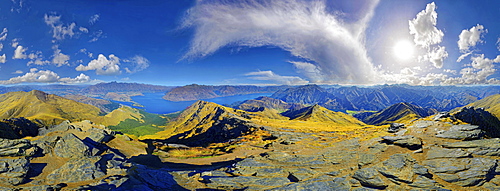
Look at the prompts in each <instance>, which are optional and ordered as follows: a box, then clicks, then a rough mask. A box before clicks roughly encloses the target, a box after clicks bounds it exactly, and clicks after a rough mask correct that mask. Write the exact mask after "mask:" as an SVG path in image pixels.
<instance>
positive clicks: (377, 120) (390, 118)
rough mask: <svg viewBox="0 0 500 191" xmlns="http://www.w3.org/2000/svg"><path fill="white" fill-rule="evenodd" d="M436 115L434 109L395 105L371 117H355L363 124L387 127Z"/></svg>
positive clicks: (406, 104)
mask: <svg viewBox="0 0 500 191" xmlns="http://www.w3.org/2000/svg"><path fill="white" fill-rule="evenodd" d="M435 113H436V110H434V109H428V108H422V107H420V106H417V105H413V104H409V103H398V104H394V105H392V106H390V107H388V108H386V109H383V110H382V111H379V112H376V113H373V114H371V115H369V116H364V115H363V114H361V115H354V116H355V117H356V116H358V117H360V118H361V120H362V121H363V122H365V123H366V124H370V125H385V124H389V123H400V122H407V121H409V120H412V119H416V118H422V117H427V116H430V115H433V114H435Z"/></svg>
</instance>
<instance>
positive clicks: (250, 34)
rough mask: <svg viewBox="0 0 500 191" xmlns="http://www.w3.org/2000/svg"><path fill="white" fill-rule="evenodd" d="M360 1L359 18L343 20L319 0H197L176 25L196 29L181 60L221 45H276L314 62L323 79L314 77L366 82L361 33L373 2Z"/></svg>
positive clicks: (369, 72)
mask: <svg viewBox="0 0 500 191" xmlns="http://www.w3.org/2000/svg"><path fill="white" fill-rule="evenodd" d="M365 3H366V5H367V8H366V11H363V15H360V16H358V17H357V18H360V19H357V20H356V19H355V20H353V21H349V22H348V21H346V20H342V19H341V18H340V17H341V16H340V15H339V14H335V13H332V12H329V11H328V10H327V8H326V5H325V1H319V0H314V1H301V0H273V1H270V0H269V1H257V0H247V1H231V2H229V1H198V2H197V4H196V5H195V6H194V7H192V8H191V9H190V10H188V12H187V16H186V17H185V18H184V20H183V23H182V26H181V28H194V29H195V34H194V37H193V39H192V41H191V45H190V48H189V51H188V52H187V53H186V54H185V55H184V57H183V58H182V59H192V58H198V57H205V56H208V55H210V54H213V53H214V52H216V51H217V50H219V49H220V48H222V47H226V46H245V47H261V46H276V47H280V48H282V49H284V50H287V51H289V52H290V53H291V54H292V55H294V56H296V57H300V58H304V59H306V60H310V62H309V63H311V64H314V65H316V66H317V68H318V69H319V71H320V72H321V75H320V76H321V77H322V78H323V79H314V80H321V81H330V82H335V83H366V82H370V81H372V80H373V79H372V77H374V76H375V73H376V72H375V68H374V67H373V64H372V63H371V61H370V59H369V58H368V55H367V53H366V50H365V45H364V31H365V29H366V26H367V22H368V21H369V20H370V19H371V16H372V15H373V10H374V8H375V6H376V5H377V4H378V1H376V0H374V1H366V2H365ZM297 68H299V67H297ZM305 69H310V67H308V68H305ZM306 73H307V72H306Z"/></svg>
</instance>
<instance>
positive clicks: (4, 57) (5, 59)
mask: <svg viewBox="0 0 500 191" xmlns="http://www.w3.org/2000/svg"><path fill="white" fill-rule="evenodd" d="M5 62H7V56H5V54H3V55H2V56H0V63H2V64H3V63H5Z"/></svg>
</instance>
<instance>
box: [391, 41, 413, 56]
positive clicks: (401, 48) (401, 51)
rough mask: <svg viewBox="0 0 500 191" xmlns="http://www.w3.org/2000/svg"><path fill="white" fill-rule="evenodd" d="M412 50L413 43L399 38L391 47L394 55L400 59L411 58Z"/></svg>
mask: <svg viewBox="0 0 500 191" xmlns="http://www.w3.org/2000/svg"><path fill="white" fill-rule="evenodd" d="M413 51H414V50H413V44H412V43H411V42H410V41H407V40H400V41H398V42H397V43H396V44H395V45H394V47H393V53H394V56H395V57H396V58H398V59H400V60H409V59H410V58H412V57H413Z"/></svg>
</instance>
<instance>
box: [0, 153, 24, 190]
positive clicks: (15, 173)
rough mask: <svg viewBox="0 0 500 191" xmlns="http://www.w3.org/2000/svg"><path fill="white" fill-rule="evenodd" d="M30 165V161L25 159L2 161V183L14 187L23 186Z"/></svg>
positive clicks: (0, 163)
mask: <svg viewBox="0 0 500 191" xmlns="http://www.w3.org/2000/svg"><path fill="white" fill-rule="evenodd" d="M29 165H30V162H29V160H27V159H25V158H18V159H0V183H1V184H6V185H13V186H15V185H19V184H22V183H23V182H24V180H25V178H26V174H27V173H28V171H29V169H30V168H29Z"/></svg>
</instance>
